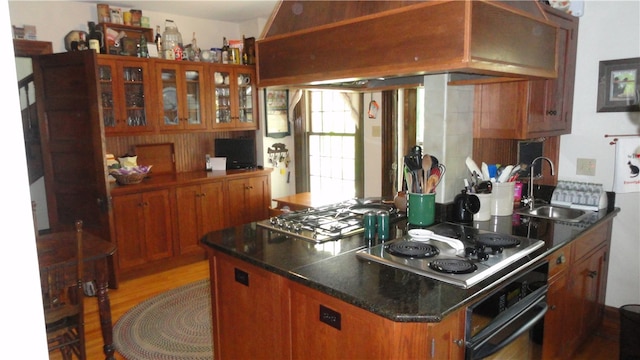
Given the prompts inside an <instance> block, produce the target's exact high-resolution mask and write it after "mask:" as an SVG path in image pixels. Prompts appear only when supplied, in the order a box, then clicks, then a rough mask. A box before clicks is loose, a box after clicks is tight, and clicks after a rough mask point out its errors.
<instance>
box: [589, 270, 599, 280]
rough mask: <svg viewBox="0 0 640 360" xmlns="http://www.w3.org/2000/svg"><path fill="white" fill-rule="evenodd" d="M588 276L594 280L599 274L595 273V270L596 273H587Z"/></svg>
mask: <svg viewBox="0 0 640 360" xmlns="http://www.w3.org/2000/svg"><path fill="white" fill-rule="evenodd" d="M587 276H588V277H590V278H592V279H595V278H596V276H598V272H597V271H595V270H594V271H589V273H587Z"/></svg>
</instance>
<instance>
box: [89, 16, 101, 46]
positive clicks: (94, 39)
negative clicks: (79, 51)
mask: <svg viewBox="0 0 640 360" xmlns="http://www.w3.org/2000/svg"><path fill="white" fill-rule="evenodd" d="M88 25H89V38H88V42H89V49H91V50H94V51H95V52H97V53H104V50H103V49H104V37H103V35H102V31H100V30H98V29H97V28H96V23H95V22H93V21H89V22H88Z"/></svg>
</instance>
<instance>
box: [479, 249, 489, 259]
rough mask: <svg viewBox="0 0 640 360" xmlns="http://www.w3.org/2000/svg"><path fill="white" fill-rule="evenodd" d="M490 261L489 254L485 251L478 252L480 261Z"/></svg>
mask: <svg viewBox="0 0 640 360" xmlns="http://www.w3.org/2000/svg"><path fill="white" fill-rule="evenodd" d="M487 260H489V254H487V253H486V252H484V251H479V252H478V261H487Z"/></svg>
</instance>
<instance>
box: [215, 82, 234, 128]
mask: <svg viewBox="0 0 640 360" xmlns="http://www.w3.org/2000/svg"><path fill="white" fill-rule="evenodd" d="M212 72H213V80H212V82H213V86H212V89H214V91H213V94H214V99H213V103H214V104H215V111H214V120H213V121H214V127H217V128H230V127H232V126H233V124H232V122H231V116H232V115H231V86H230V79H231V73H230V72H229V71H227V70H212Z"/></svg>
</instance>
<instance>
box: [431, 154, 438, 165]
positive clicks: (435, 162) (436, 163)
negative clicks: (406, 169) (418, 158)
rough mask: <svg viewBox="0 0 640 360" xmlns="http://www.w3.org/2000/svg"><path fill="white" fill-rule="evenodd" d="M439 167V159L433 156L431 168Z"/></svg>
mask: <svg viewBox="0 0 640 360" xmlns="http://www.w3.org/2000/svg"><path fill="white" fill-rule="evenodd" d="M438 165H440V162H439V161H438V159H437V158H436V157H435V156H433V155H431V167H432V168H434V167H438Z"/></svg>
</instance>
